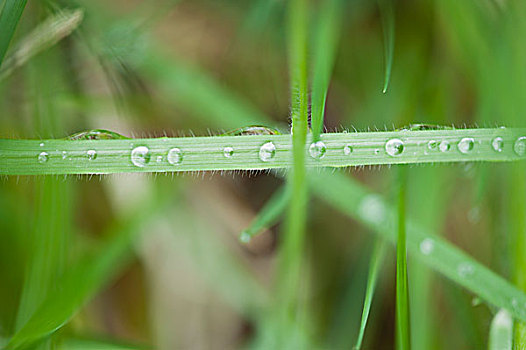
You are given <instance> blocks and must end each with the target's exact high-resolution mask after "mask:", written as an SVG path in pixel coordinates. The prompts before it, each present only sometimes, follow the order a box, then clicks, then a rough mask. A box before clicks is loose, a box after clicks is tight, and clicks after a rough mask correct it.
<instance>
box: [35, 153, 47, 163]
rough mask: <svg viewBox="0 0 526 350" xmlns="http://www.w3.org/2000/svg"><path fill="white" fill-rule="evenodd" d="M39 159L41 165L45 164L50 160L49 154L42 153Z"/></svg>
mask: <svg viewBox="0 0 526 350" xmlns="http://www.w3.org/2000/svg"><path fill="white" fill-rule="evenodd" d="M37 159H38V162H39V163H40V164H44V163H46V162H47V161H48V160H49V154H48V153H47V152H40V154H39V155H38V157H37Z"/></svg>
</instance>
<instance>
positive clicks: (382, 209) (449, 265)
mask: <svg viewBox="0 0 526 350" xmlns="http://www.w3.org/2000/svg"><path fill="white" fill-rule="evenodd" d="M309 179H310V180H311V189H312V190H313V191H314V193H315V195H316V196H317V197H319V198H321V199H323V200H325V201H327V202H328V203H329V204H331V205H332V206H334V207H335V208H336V209H338V210H340V211H341V212H342V213H344V214H347V215H349V216H350V217H352V218H354V219H356V220H358V221H360V222H361V223H362V224H364V225H366V226H367V227H369V228H371V229H372V230H374V231H376V232H377V233H378V234H380V235H382V236H384V237H385V238H387V239H389V240H390V241H391V242H395V239H396V236H395V235H394V234H393V227H396V215H395V212H394V210H393V208H392V207H391V206H389V205H388V204H387V203H386V202H385V201H384V200H383V199H382V198H381V196H379V195H377V194H374V193H372V192H371V191H369V190H367V189H365V188H364V187H363V186H362V185H360V184H358V183H357V182H356V181H355V180H353V179H351V178H348V177H345V176H344V175H343V174H332V175H329V174H328V173H327V172H320V173H319V174H317V173H316V172H313V173H311V174H310V177H309ZM318 183H324V184H325V185H324V187H323V188H319V187H318V186H316V184H318ZM407 248H408V251H409V252H410V253H411V254H413V255H414V257H415V258H417V259H419V260H420V261H421V262H422V263H424V264H427V265H428V266H429V267H430V268H432V269H433V270H435V271H437V272H439V273H441V274H442V275H444V276H446V277H448V278H449V279H451V280H453V281H454V282H455V283H457V284H458V285H460V286H463V287H464V288H466V289H467V290H469V291H471V292H472V293H474V294H475V295H477V296H479V297H480V298H481V299H483V300H485V301H486V302H488V303H489V304H492V305H495V306H497V307H499V308H504V309H507V310H509V311H510V312H511V314H512V315H513V317H515V318H517V319H520V320H523V321H525V320H526V295H525V294H524V293H523V292H521V291H520V290H518V289H517V288H516V287H514V286H513V285H512V284H510V283H509V282H508V281H506V280H505V279H504V278H502V277H500V276H498V275H497V274H495V273H494V272H492V271H490V270H489V269H488V268H486V267H485V266H484V265H482V264H480V263H479V262H477V261H476V260H475V259H473V258H472V257H470V256H469V255H467V254H466V253H464V252H462V251H461V250H460V249H458V248H456V247H455V246H454V245H452V244H451V243H448V242H447V241H445V240H443V239H442V238H440V237H438V236H436V235H433V234H431V233H430V232H427V231H426V230H425V229H424V228H422V226H420V225H418V224H417V223H415V222H414V221H412V220H411V219H408V220H407Z"/></svg>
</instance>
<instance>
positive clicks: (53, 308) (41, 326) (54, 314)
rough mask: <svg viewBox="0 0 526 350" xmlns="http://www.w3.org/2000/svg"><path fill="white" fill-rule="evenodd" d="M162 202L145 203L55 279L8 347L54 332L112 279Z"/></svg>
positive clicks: (14, 346)
mask: <svg viewBox="0 0 526 350" xmlns="http://www.w3.org/2000/svg"><path fill="white" fill-rule="evenodd" d="M161 203H162V201H158V200H157V201H156V203H150V204H147V203H146V204H145V203H143V205H142V206H141V209H140V210H139V212H138V213H135V215H131V218H128V217H127V218H126V219H124V220H123V221H122V223H121V225H122V226H120V227H117V228H112V231H113V230H116V232H115V234H114V235H113V236H112V237H110V238H109V239H108V240H107V241H106V242H105V243H104V244H103V245H102V246H101V248H100V249H99V250H98V251H97V252H95V253H94V254H92V255H90V256H88V257H86V258H84V259H82V260H80V261H79V262H78V263H76V264H75V265H73V266H72V267H71V268H70V269H69V270H68V271H66V273H65V274H64V276H63V277H62V278H61V279H60V280H59V281H58V282H57V286H58V289H57V291H56V292H55V293H52V294H49V295H48V296H47V297H46V298H45V300H44V301H43V303H42V304H41V306H40V307H39V308H38V309H36V311H35V312H34V313H33V314H32V316H31V317H30V318H29V319H28V320H27V322H25V323H24V324H23V325H22V326H21V327H20V330H19V331H18V332H17V333H15V334H14V335H13V337H12V338H11V339H10V341H9V343H8V345H7V349H19V348H23V347H26V346H28V345H31V344H33V343H35V342H36V341H38V340H40V339H42V338H44V337H46V336H48V335H49V334H52V333H54V332H55V331H57V330H58V329H60V328H61V327H62V326H63V325H64V324H66V323H67V322H68V320H69V319H70V318H71V317H72V316H73V315H74V314H75V312H77V310H78V309H79V308H80V307H82V306H83V305H84V304H85V303H86V301H87V300H89V299H90V298H92V297H93V295H94V294H95V293H96V292H97V291H98V290H100V288H102V287H103V286H104V285H105V284H106V283H108V282H109V281H110V280H111V278H113V277H114V276H115V275H116V274H117V273H118V272H119V271H120V270H121V269H122V268H123V267H124V266H125V264H126V263H127V261H128V259H129V258H130V252H131V248H132V247H131V244H132V242H133V240H134V238H135V237H136V234H137V233H138V232H141V229H142V227H143V225H144V222H145V221H146V220H150V219H152V213H158V212H159V209H160V207H161Z"/></svg>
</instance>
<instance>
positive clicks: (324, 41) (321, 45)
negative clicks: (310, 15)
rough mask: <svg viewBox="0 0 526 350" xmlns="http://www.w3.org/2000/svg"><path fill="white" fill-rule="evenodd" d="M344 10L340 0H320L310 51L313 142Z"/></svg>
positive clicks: (317, 135)
mask: <svg viewBox="0 0 526 350" xmlns="http://www.w3.org/2000/svg"><path fill="white" fill-rule="evenodd" d="M343 11H344V1H342V0H326V1H322V2H321V3H320V9H319V17H318V23H317V26H316V31H315V33H314V45H313V54H312V56H313V67H312V88H311V93H312V95H311V104H312V106H311V113H312V114H311V129H312V137H313V140H314V142H316V141H318V140H319V138H320V133H321V132H322V131H323V117H324V114H325V101H326V99H327V90H328V89H329V82H330V78H331V73H332V68H333V65H334V59H335V55H336V50H337V46H338V40H339V37H340V33H339V32H340V27H341V18H342V17H343Z"/></svg>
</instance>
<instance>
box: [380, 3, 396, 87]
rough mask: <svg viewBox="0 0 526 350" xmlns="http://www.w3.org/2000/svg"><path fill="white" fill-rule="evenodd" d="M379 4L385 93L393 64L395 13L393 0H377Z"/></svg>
mask: <svg viewBox="0 0 526 350" xmlns="http://www.w3.org/2000/svg"><path fill="white" fill-rule="evenodd" d="M378 4H379V6H380V16H381V17H382V27H383V33H384V61H385V72H384V87H383V89H382V92H383V93H384V94H385V93H386V92H387V88H388V87H389V81H390V80H391V69H392V66H393V55H394V41H395V34H394V33H395V19H394V18H395V15H394V5H393V0H378Z"/></svg>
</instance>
